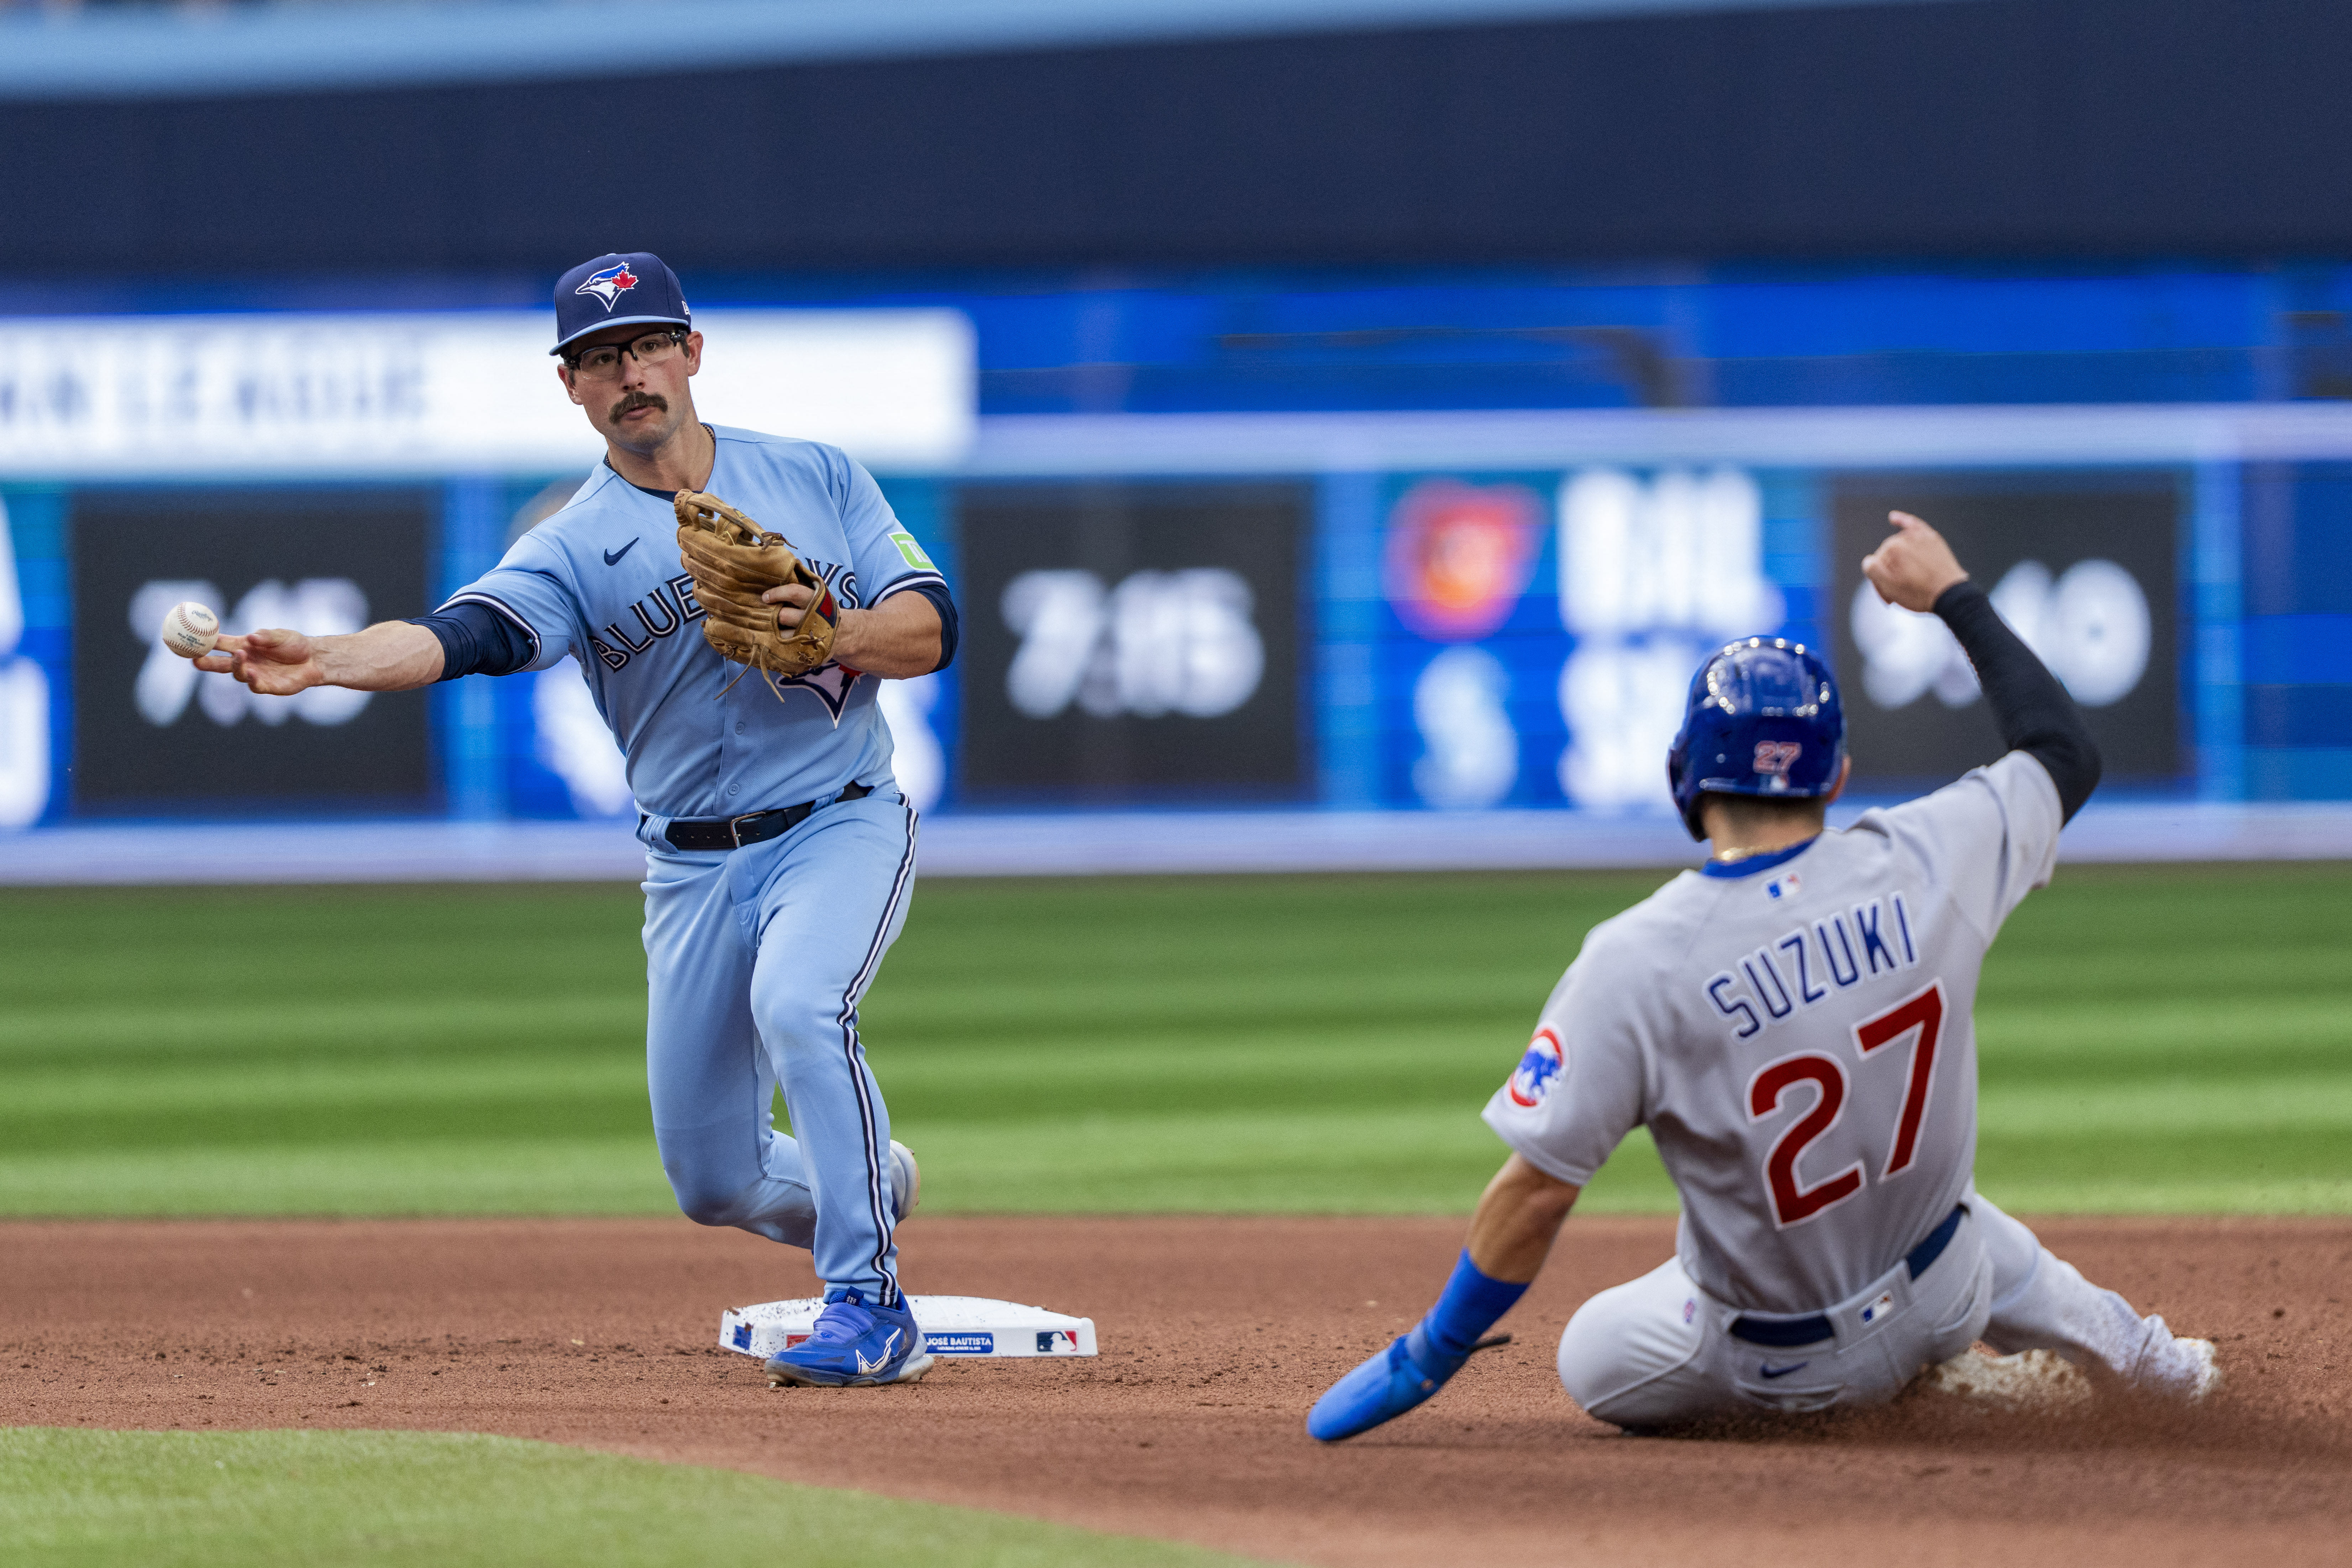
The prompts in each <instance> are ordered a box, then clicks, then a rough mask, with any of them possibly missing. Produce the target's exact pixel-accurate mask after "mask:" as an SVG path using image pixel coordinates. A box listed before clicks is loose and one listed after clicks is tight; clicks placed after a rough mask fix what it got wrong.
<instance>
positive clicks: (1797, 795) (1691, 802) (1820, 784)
mask: <svg viewBox="0 0 2352 1568" xmlns="http://www.w3.org/2000/svg"><path fill="white" fill-rule="evenodd" d="M1844 760H1845V710H1843V708H1841V707H1840V706H1839V705H1838V691H1837V681H1836V680H1835V679H1832V676H1831V675H1830V668H1829V666H1828V665H1826V664H1823V663H1822V661H1821V659H1820V658H1817V657H1815V656H1814V655H1813V654H1811V653H1809V652H1807V651H1806V649H1805V646H1804V645H1803V644H1802V643H1792V642H1790V641H1787V640H1786V639H1785V638H1781V637H1748V638H1746V639H1744V640H1743V641H1740V642H1735V643H1727V644H1725V645H1724V647H1722V649H1721V650H1720V651H1718V652H1716V653H1713V654H1710V655H1708V656H1707V660H1706V663H1705V664H1702V665H1700V666H1699V667H1698V673H1697V674H1696V675H1695V676H1693V677H1692V678H1691V689H1690V700H1688V701H1687V702H1685V704H1684V706H1683V727H1682V732H1681V733H1680V734H1678V735H1676V736H1675V744H1674V749H1673V750H1671V751H1669V752H1667V753H1666V782H1667V783H1668V784H1671V785H1672V786H1673V787H1674V792H1675V805H1677V806H1679V807H1680V808H1681V809H1682V814H1683V826H1685V827H1687V828H1689V829H1690V836H1691V837H1693V838H1704V837H1706V832H1705V830H1704V829H1703V828H1702V827H1701V826H1700V825H1699V819H1698V801H1699V796H1700V795H1702V794H1703V793H1705V792H1706V791H1708V790H1713V791H1715V792H1716V793H1717V794H1718V795H1777V796H1780V797H1783V798H1786V799H1791V800H1809V799H1812V798H1815V797H1817V796H1820V795H1827V794H1829V793H1830V791H1832V790H1833V789H1835V788H1836V787H1837V782H1838V772H1839V765H1840V764H1841V763H1843V762H1844Z"/></svg>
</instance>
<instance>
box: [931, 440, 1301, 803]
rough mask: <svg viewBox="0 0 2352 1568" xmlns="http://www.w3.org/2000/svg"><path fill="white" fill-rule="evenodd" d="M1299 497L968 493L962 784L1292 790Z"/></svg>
mask: <svg viewBox="0 0 2352 1568" xmlns="http://www.w3.org/2000/svg"><path fill="white" fill-rule="evenodd" d="M1309 494H1310V492H1309V491H1308V490H1307V487H1305V486H1303V485H1285V484H1272V485H1269V484H1242V485H1232V484H1225V485H1215V484H1191V485H1174V484H1171V485H1148V484H1129V485H1117V484H1112V485H1101V484H1083V485H1057V486H1053V487H1036V488H999V487H993V486H984V487H974V488H971V489H966V490H964V491H963V493H962V495H961V499H960V502H959V508H958V522H959V527H958V548H959V550H960V552H961V577H960V579H959V582H958V592H959V594H960V595H961V599H962V604H963V627H964V630H963V638H964V640H963V651H962V652H961V653H960V654H959V655H958V662H959V664H960V665H961V667H962V678H961V690H962V714H961V726H960V729H961V737H962V739H961V773H960V783H961V798H964V799H966V800H971V801H974V802H985V801H987V800H989V799H990V798H991V797H992V796H993V797H994V798H996V799H999V800H1003V799H1007V798H1010V797H1012V796H1013V795H1016V794H1025V795H1033V796H1034V797H1036V798H1039V799H1043V800H1055V799H1059V800H1087V801H1120V800H1130V801H1131V800H1146V799H1176V798H1183V797H1186V796H1193V797H1198V796H1202V795H1209V796H1215V795H1227V796H1235V797H1244V798H1252V799H1259V800H1277V799H1298V798H1301V797H1302V796H1303V795H1304V794H1305V792H1306V790H1307V779H1308V777H1309V774H1310V772H1311V770H1310V768H1309V766H1308V758H1307V752H1308V747H1307V742H1306V739H1305V737H1304V735H1303V733H1302V731H1303V729H1304V724H1303V720H1302V714H1301V710H1300V701H1299V683H1300V681H1299V657H1300V644H1301V640H1302V635H1301V634H1302V628H1301V627H1300V626H1299V618H1298V614H1297V599H1298V578H1299V563H1300V557H1301V553H1302V550H1303V545H1304V541H1305V538H1306V532H1307V521H1308V518H1309V516H1310V505H1309Z"/></svg>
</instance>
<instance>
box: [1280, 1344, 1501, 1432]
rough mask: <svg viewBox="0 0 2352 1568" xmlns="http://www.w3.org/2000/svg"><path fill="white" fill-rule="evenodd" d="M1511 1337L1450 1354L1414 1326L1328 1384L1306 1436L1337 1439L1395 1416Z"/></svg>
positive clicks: (1312, 1413)
mask: <svg viewBox="0 0 2352 1568" xmlns="http://www.w3.org/2000/svg"><path fill="white" fill-rule="evenodd" d="M1510 1342H1511V1336H1510V1335H1508V1334H1495V1335H1492V1336H1490V1337H1488V1338H1486V1339H1483V1340H1480V1341H1479V1342H1477V1343H1476V1344H1475V1345H1473V1346H1471V1347H1470V1349H1469V1350H1468V1351H1466V1352H1464V1353H1463V1354H1461V1355H1447V1354H1446V1353H1445V1352H1443V1351H1440V1350H1438V1349H1436V1348H1435V1347H1433V1346H1432V1345H1431V1344H1430V1343H1429V1341H1428V1337H1427V1334H1426V1332H1425V1331H1424V1330H1423V1329H1422V1328H1415V1329H1414V1330H1413V1331H1412V1332H1411V1333H1409V1334H1406V1335H1404V1336H1403V1337H1402V1338H1401V1339H1399V1340H1398V1341H1397V1342H1395V1343H1394V1344H1392V1345H1391V1346H1389V1348H1388V1349H1386V1350H1384V1351H1382V1352H1381V1353H1380V1354H1378V1355H1376V1356H1374V1357H1372V1359H1371V1360H1370V1361H1368V1362H1366V1363H1364V1364H1363V1365H1361V1366H1360V1367H1358V1368H1357V1369H1356V1370H1355V1371H1353V1372H1351V1373H1349V1374H1348V1375H1347V1376H1345V1377H1343V1378H1341V1379H1340V1380H1339V1382H1337V1383H1335V1384H1332V1385H1331V1386H1330V1387H1329V1388H1328V1389H1326V1390H1325V1391H1324V1394H1323V1397H1322V1398H1320V1399H1318V1400H1317V1401H1316V1402H1315V1408H1314V1409H1312V1410H1310V1411H1308V1412H1307V1436H1310V1437H1313V1438H1315V1439H1316V1440H1317V1441H1318V1442H1324V1443H1337V1442H1339V1440H1340V1439H1342V1438H1344V1437H1353V1436H1356V1435H1357V1434H1358V1433H1360V1432H1369V1431H1370V1430H1371V1429H1372V1428H1373V1427H1375V1426H1379V1425H1380V1424H1381V1422H1383V1421H1393V1420H1395V1419H1396V1418H1397V1417H1398V1416H1400V1415H1403V1414H1404V1413H1405V1412H1406V1411H1408V1410H1410V1409H1412V1407H1413V1406H1414V1405H1419V1404H1421V1403H1422V1402H1423V1401H1424V1400H1426V1399H1427V1398H1428V1397H1429V1396H1430V1395H1431V1394H1435V1393H1436V1392H1437V1391H1438V1390H1439V1389H1441V1388H1443V1387H1444V1386H1445V1380H1446V1379H1448V1378H1450V1377H1452V1376H1453V1375H1454V1373H1457V1372H1460V1371H1461V1370H1462V1363H1465V1362H1466V1361H1468V1360H1469V1359H1470V1357H1471V1356H1473V1355H1475V1354H1476V1353H1477V1352H1480V1351H1483V1350H1492V1349H1493V1348H1494V1347H1496V1345H1507V1344H1508V1343H1510Z"/></svg>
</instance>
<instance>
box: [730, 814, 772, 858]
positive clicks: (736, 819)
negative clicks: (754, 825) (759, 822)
mask: <svg viewBox="0 0 2352 1568" xmlns="http://www.w3.org/2000/svg"><path fill="white" fill-rule="evenodd" d="M767 815H768V814H767V813H766V812H764V811H747V812H745V813H744V814H743V815H742V816H730V817H729V818H728V819H727V837H728V840H729V842H728V845H727V847H729V848H730V849H740V848H742V847H743V825H744V824H745V823H747V822H749V821H751V819H752V818H753V817H755V816H767Z"/></svg>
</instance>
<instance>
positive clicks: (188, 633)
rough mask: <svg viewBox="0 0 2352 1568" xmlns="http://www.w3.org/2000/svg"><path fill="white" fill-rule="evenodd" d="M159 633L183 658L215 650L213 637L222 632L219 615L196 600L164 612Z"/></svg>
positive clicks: (165, 643)
mask: <svg viewBox="0 0 2352 1568" xmlns="http://www.w3.org/2000/svg"><path fill="white" fill-rule="evenodd" d="M160 635H161V636H162V637H163V646H164V647H167V648H170V649H171V650H172V651H173V653H176V654H178V655H179V656H180V657H181V658H203V657H204V656H205V655H206V654H208V653H210V652H212V651H213V639H214V638H215V637H218V636H219V635H220V617H219V616H215V615H214V614H213V613H212V612H211V611H210V610H208V609H206V608H205V607H204V606H203V605H199V604H197V603H196V602H195V601H194V600H193V599H186V600H183V601H182V602H180V603H179V604H176V605H173V606H172V607H171V609H169V610H168V611H166V612H164V616H163V632H162V633H161V634H160Z"/></svg>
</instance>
